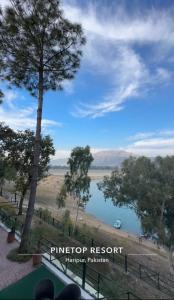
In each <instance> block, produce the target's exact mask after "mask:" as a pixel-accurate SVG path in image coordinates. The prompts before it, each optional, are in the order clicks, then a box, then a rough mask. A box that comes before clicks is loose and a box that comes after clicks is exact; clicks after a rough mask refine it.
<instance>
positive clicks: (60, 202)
mask: <svg viewBox="0 0 174 300" xmlns="http://www.w3.org/2000/svg"><path fill="white" fill-rule="evenodd" d="M66 197H67V190H66V186H65V184H63V185H62V186H61V188H60V191H59V193H58V194H57V197H56V203H57V206H58V208H62V207H65V200H66Z"/></svg>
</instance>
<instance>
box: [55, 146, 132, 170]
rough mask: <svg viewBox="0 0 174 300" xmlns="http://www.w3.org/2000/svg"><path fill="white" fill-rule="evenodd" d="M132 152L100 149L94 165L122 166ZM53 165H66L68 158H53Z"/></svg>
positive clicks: (95, 156)
mask: <svg viewBox="0 0 174 300" xmlns="http://www.w3.org/2000/svg"><path fill="white" fill-rule="evenodd" d="M132 155H133V154H132V153H129V152H126V151H119V150H112V151H100V152H96V153H94V154H93V157H94V161H93V163H92V166H93V167H111V168H113V167H116V166H120V165H121V163H122V162H123V161H124V160H125V159H126V158H128V157H129V156H132ZM51 165H53V166H66V165H67V158H61V159H53V160H52V162H51Z"/></svg>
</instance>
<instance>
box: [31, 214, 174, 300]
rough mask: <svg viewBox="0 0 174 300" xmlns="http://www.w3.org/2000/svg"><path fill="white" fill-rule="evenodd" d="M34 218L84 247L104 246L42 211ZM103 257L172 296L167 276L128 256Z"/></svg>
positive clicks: (173, 283)
mask: <svg viewBox="0 0 174 300" xmlns="http://www.w3.org/2000/svg"><path fill="white" fill-rule="evenodd" d="M35 214H36V216H38V217H39V218H40V219H42V220H43V221H44V222H46V223H48V224H50V225H52V226H54V227H55V228H57V229H59V230H61V231H62V232H63V233H64V234H65V235H67V236H69V237H72V238H75V239H76V240H78V241H79V242H82V243H83V244H84V245H86V246H91V247H94V246H99V247H104V246H105V245H103V244H100V243H98V242H97V243H96V242H95V239H94V238H93V237H89V236H86V235H84V234H81V231H80V229H79V228H77V229H76V231H75V232H73V230H72V227H71V226H68V227H64V226H63V225H62V223H61V222H59V221H58V220H56V219H55V218H54V217H51V215H49V216H47V215H46V214H45V213H44V210H35ZM100 255H101V256H103V257H106V258H109V259H110V261H111V262H112V263H113V264H116V265H117V266H118V265H119V266H120V267H121V268H122V269H123V270H124V271H125V273H129V274H133V275H135V276H136V277H138V278H139V279H141V280H143V281H144V282H146V283H148V284H149V285H151V286H152V287H155V288H157V289H158V290H160V291H161V292H163V293H165V294H167V295H169V296H174V280H172V279H171V278H170V277H169V276H164V275H162V274H160V273H159V272H156V271H154V270H152V269H150V268H149V267H147V266H145V265H143V264H140V263H139V262H136V261H135V260H133V259H131V258H130V256H129V255H123V254H114V253H113V254H107V253H105V254H100Z"/></svg>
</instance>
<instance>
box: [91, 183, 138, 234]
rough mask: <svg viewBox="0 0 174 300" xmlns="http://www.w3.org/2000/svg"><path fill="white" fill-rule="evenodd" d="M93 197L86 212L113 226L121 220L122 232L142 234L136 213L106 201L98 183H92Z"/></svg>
mask: <svg viewBox="0 0 174 300" xmlns="http://www.w3.org/2000/svg"><path fill="white" fill-rule="evenodd" d="M91 195H92V197H91V199H90V200H89V202H88V203H87V205H86V212H88V213H90V214H93V215H95V216H96V217H97V218H98V219H100V220H102V221H103V222H104V223H106V224H109V225H112V226H113V224H114V223H115V221H116V220H117V219H120V220H121V221H122V228H121V229H122V230H124V231H127V232H129V233H133V234H139V233H141V225H140V221H139V219H138V217H137V215H136V214H135V212H134V211H133V210H131V209H130V208H128V207H125V206H123V207H117V206H114V205H113V203H112V201H111V200H110V199H108V200H106V201H105V199H104V197H103V193H102V192H101V191H99V190H98V187H97V182H96V181H92V182H91Z"/></svg>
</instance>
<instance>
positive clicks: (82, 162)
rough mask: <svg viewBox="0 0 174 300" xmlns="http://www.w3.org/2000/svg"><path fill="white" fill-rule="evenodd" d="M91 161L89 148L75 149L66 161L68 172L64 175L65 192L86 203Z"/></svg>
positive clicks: (88, 196) (88, 195)
mask: <svg viewBox="0 0 174 300" xmlns="http://www.w3.org/2000/svg"><path fill="white" fill-rule="evenodd" d="M92 161H93V157H92V154H91V153H90V147H89V146H86V147H84V148H83V147H76V148H74V149H73V150H72V152H71V157H70V158H69V160H68V166H69V169H70V171H69V172H67V173H66V175H65V185H66V189H67V192H69V193H70V194H71V195H73V196H74V198H77V199H78V200H80V201H83V202H84V203H86V202H87V201H88V200H89V198H90V194H89V188H90V181H91V179H90V177H89V176H88V170H89V168H90V165H91V163H92Z"/></svg>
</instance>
